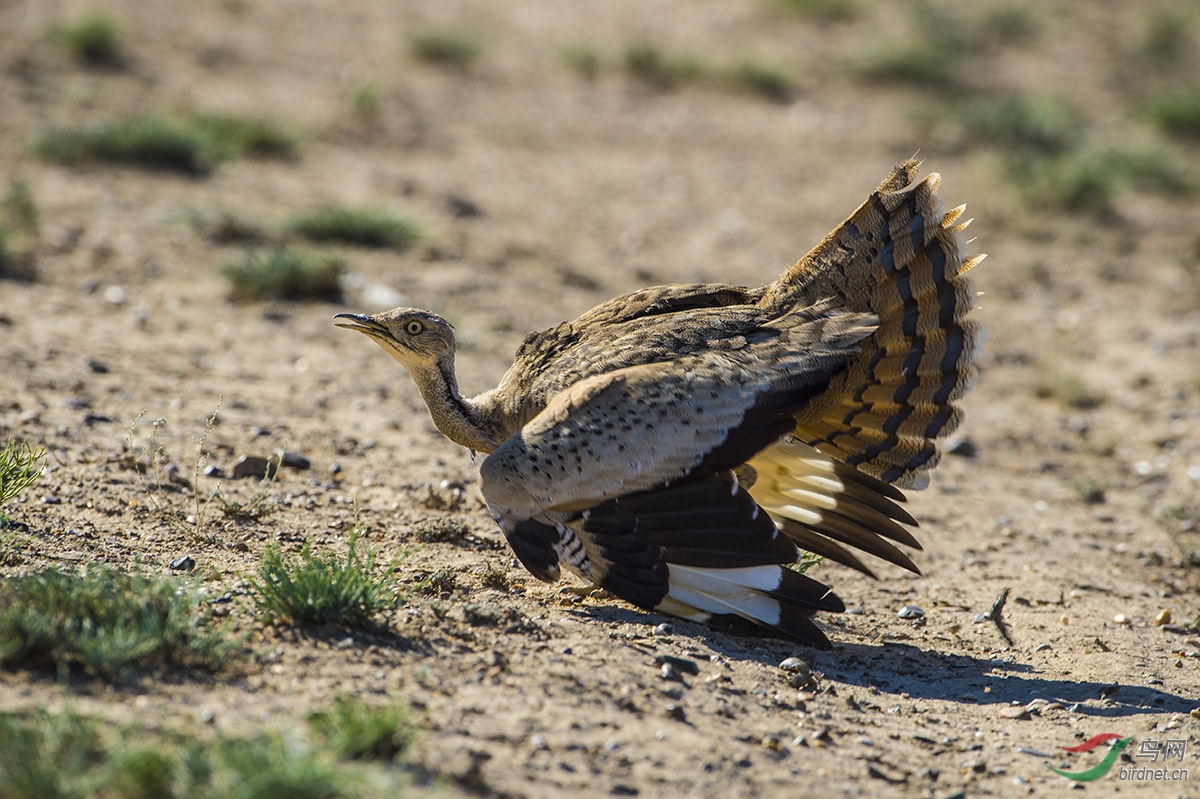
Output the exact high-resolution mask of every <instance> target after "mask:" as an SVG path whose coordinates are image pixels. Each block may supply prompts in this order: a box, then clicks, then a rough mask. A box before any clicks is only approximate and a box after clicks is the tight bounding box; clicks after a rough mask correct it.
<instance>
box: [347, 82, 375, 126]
mask: <svg viewBox="0 0 1200 799" xmlns="http://www.w3.org/2000/svg"><path fill="white" fill-rule="evenodd" d="M350 106H351V107H352V108H353V109H354V115H355V116H357V117H358V118H359V119H362V120H373V119H378V118H379V112H380V111H381V110H382V109H383V98H382V96H381V95H380V92H379V86H378V85H377V84H376V83H375V81H373V80H364V81H360V82H359V83H358V84H356V85H355V87H354V89H353V91H351V92H350Z"/></svg>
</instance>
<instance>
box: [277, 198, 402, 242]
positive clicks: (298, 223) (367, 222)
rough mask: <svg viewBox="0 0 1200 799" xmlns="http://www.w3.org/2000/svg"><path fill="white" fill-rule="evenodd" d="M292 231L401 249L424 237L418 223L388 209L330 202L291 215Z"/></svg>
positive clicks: (322, 238) (313, 237) (315, 237)
mask: <svg viewBox="0 0 1200 799" xmlns="http://www.w3.org/2000/svg"><path fill="white" fill-rule="evenodd" d="M287 227H288V230H290V231H291V232H292V233H294V234H296V235H299V236H303V237H304V238H306V239H310V240H312V241H335V242H341V243H344V244H357V245H359V246H362V247H390V248H392V249H396V250H402V249H404V248H405V247H408V246H410V245H412V244H414V243H416V242H418V241H420V240H421V239H422V238H424V237H425V234H424V231H422V230H421V227H420V226H419V225H418V224H417V223H416V222H413V221H412V220H410V219H405V218H404V217H401V216H397V215H396V214H394V213H392V212H391V211H382V210H371V209H366V208H351V207H347V206H340V205H338V206H330V207H327V208H319V209H317V210H315V211H308V212H306V213H302V214H299V215H297V216H295V217H294V218H293V219H292V220H291V221H290V222H289V223H288V225H287Z"/></svg>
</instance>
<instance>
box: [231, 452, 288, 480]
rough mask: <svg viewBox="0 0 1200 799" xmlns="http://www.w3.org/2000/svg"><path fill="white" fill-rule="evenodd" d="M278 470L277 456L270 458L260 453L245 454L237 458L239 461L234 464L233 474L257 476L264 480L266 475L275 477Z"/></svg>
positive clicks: (236, 476)
mask: <svg viewBox="0 0 1200 799" xmlns="http://www.w3.org/2000/svg"><path fill="white" fill-rule="evenodd" d="M268 470H269V471H268ZM278 470H279V461H278V460H276V459H275V458H272V459H270V460H268V459H266V458H263V457H261V456H259V455H243V456H242V457H240V458H238V459H237V463H235V464H233V476H234V477H235V478H243V477H257V478H258V479H260V480H262V479H263V478H264V476H265V477H267V478H271V477H274V476H275V474H276V472H278Z"/></svg>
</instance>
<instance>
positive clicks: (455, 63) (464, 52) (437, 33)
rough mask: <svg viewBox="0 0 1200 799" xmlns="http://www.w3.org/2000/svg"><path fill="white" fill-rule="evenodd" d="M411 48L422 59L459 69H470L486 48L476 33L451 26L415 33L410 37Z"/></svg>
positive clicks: (429, 62)
mask: <svg viewBox="0 0 1200 799" xmlns="http://www.w3.org/2000/svg"><path fill="white" fill-rule="evenodd" d="M409 48H410V50H411V51H412V54H413V56H414V57H416V58H417V59H418V60H420V61H424V62H425V63H427V64H433V65H434V66H439V67H444V68H449V69H458V70H466V69H469V68H470V67H471V66H473V65H474V64H475V62H476V61H478V60H479V58H480V56H482V55H483V53H484V50H485V49H486V48H485V46H484V43H483V40H482V39H481V38H479V37H478V36H476V35H475V34H472V33H467V32H466V31H460V30H454V29H451V28H440V29H436V30H427V31H421V32H419V33H414V34H413V35H412V36H411V37H410V38H409Z"/></svg>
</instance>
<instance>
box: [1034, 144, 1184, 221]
mask: <svg viewBox="0 0 1200 799" xmlns="http://www.w3.org/2000/svg"><path fill="white" fill-rule="evenodd" d="M1130 186H1132V187H1135V188H1139V189H1142V190H1145V191H1152V192H1157V193H1160V194H1174V195H1179V194H1187V193H1189V192H1191V191H1193V190H1194V184H1193V182H1192V179H1191V178H1190V177H1189V176H1188V175H1187V174H1186V173H1185V172H1184V170H1183V169H1182V168H1181V167H1180V166H1179V165H1177V164H1176V163H1175V161H1174V159H1173V158H1172V157H1171V156H1170V155H1169V154H1168V153H1167V152H1165V151H1161V150H1142V151H1134V150H1122V149H1111V150H1081V151H1078V152H1076V153H1072V154H1070V155H1069V156H1067V157H1064V158H1059V159H1054V160H1051V161H1048V162H1045V163H1044V164H1042V165H1040V167H1039V169H1038V170H1037V171H1036V173H1035V176H1034V180H1032V181H1030V183H1029V185H1028V189H1027V190H1028V192H1029V193H1030V196H1031V197H1032V198H1034V199H1037V200H1041V201H1044V202H1047V203H1049V204H1051V205H1056V206H1058V207H1060V208H1064V209H1066V210H1068V211H1079V212H1084V211H1090V212H1103V211H1107V210H1109V209H1110V208H1111V205H1112V202H1113V198H1114V197H1115V196H1116V195H1117V194H1118V193H1119V192H1120V191H1122V190H1124V189H1125V188H1127V187H1130Z"/></svg>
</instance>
